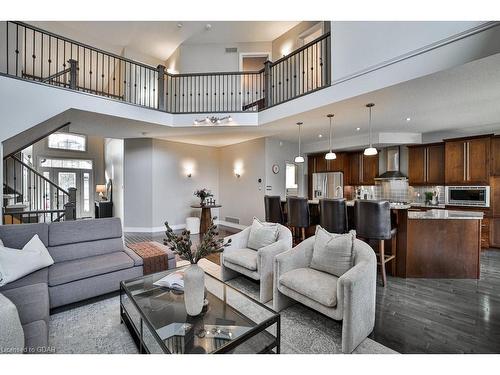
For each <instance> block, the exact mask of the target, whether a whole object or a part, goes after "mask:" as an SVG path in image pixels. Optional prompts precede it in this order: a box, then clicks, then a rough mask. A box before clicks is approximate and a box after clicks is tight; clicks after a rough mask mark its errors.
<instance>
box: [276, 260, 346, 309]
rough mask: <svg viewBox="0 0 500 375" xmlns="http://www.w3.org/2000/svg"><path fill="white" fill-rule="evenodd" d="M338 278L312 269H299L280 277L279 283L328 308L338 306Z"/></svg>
mask: <svg viewBox="0 0 500 375" xmlns="http://www.w3.org/2000/svg"><path fill="white" fill-rule="evenodd" d="M337 280H338V278H337V277H335V276H333V275H330V274H328V273H326V272H321V271H317V270H315V269H312V268H297V269H294V270H291V271H288V272H286V273H284V274H283V275H281V276H280V278H279V283H280V284H281V285H284V286H286V287H287V288H289V289H292V290H294V291H296V292H297V293H299V294H301V295H303V296H304V297H307V298H310V299H312V300H313V301H316V302H318V303H321V304H322V305H324V306H326V307H335V306H336V305H337Z"/></svg>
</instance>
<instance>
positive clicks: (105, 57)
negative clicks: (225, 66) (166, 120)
mask: <svg viewBox="0 0 500 375" xmlns="http://www.w3.org/2000/svg"><path fill="white" fill-rule="evenodd" d="M3 33H5V37H2V39H1V41H0V46H1V51H2V55H3V56H1V57H0V73H1V74H2V75H6V76H10V77H16V78H20V79H23V80H29V81H33V82H36V83H39V84H45V85H52V86H57V87H61V88H64V89H69V90H74V91H78V92H83V93H88V94H93V95H98V96H103V97H106V98H109V99H112V100H117V101H120V102H125V103H130V104H133V105H137V106H141V107H146V108H151V109H155V110H159V111H164V112H167V113H174V114H185V113H217V112H224V113H237V112H257V111H261V110H263V109H267V108H270V107H272V106H275V105H277V104H281V103H284V102H286V101H289V100H292V99H295V98H297V97H300V96H303V95H306V94H308V93H311V92H315V91H317V90H320V89H322V88H325V87H328V86H330V83H331V73H330V72H331V66H330V64H331V52H330V50H331V39H330V33H329V32H327V33H324V34H323V35H321V36H320V37H318V38H317V39H315V40H313V41H311V42H309V43H307V44H305V45H303V46H302V47H300V48H298V49H296V50H295V51H293V52H291V53H290V54H288V55H286V56H284V57H282V58H281V59H279V60H277V61H274V62H271V61H266V63H265V64H264V67H263V68H262V69H261V70H259V71H251V72H249V71H240V72H222V73H221V72H218V73H182V74H171V73H169V72H167V71H166V68H165V66H162V65H159V66H157V67H153V66H149V65H147V64H143V63H141V62H138V61H134V60H131V59H128V58H125V57H122V56H119V55H117V54H113V53H110V52H106V51H103V50H101V49H98V48H95V47H92V46H89V45H86V44H83V43H80V42H78V41H75V40H71V39H69V38H66V37H63V36H60V35H56V34H54V33H51V32H48V31H45V30H42V29H40V28H37V27H34V26H31V25H28V24H25V23H22V22H12V21H8V22H5V26H4V31H3ZM2 45H3V46H2Z"/></svg>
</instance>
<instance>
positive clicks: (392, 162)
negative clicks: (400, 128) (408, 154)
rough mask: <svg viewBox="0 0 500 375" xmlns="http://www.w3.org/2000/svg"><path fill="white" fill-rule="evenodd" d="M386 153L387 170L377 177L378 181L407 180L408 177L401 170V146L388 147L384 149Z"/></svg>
mask: <svg viewBox="0 0 500 375" xmlns="http://www.w3.org/2000/svg"><path fill="white" fill-rule="evenodd" d="M383 152H384V155H385V163H386V168H387V169H386V171H385V172H384V173H382V174H381V175H379V176H378V177H376V178H375V180H377V181H384V180H407V179H408V177H406V176H405V175H404V174H403V173H401V171H400V170H399V154H400V148H399V146H396V147H387V148H386V149H385V150H384V151H383Z"/></svg>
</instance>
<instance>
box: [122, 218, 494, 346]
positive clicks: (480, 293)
mask: <svg viewBox="0 0 500 375" xmlns="http://www.w3.org/2000/svg"><path fill="white" fill-rule="evenodd" d="M235 232H237V230H234V229H231V228H227V227H220V228H219V233H220V235H221V236H223V237H224V236H228V235H230V234H233V233H235ZM163 238H164V234H163V233H160V234H154V235H152V234H148V233H125V241H126V243H127V244H128V243H133V242H140V241H158V242H160V243H163ZM198 241H199V236H197V235H195V236H193V243H195V244H196V243H198ZM210 260H212V261H213V262H215V263H217V264H218V263H219V255H218V254H216V255H215V256H214V257H212V258H211V259H210ZM370 338H372V339H373V340H375V341H377V342H379V343H381V344H383V345H385V346H387V347H389V348H391V349H393V350H396V351H398V352H400V353H500V250H494V249H490V250H486V251H483V252H482V254H481V279H480V280H456V279H455V280H449V279H402V278H395V277H391V276H388V284H387V286H386V287H385V288H383V287H382V286H380V280H379V284H378V286H377V305H376V316H375V329H374V331H373V332H372V334H371V335H370Z"/></svg>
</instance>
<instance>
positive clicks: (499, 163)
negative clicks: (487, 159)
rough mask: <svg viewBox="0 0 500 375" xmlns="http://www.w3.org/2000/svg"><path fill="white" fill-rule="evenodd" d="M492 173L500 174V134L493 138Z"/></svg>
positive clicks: (493, 174) (494, 174)
mask: <svg viewBox="0 0 500 375" xmlns="http://www.w3.org/2000/svg"><path fill="white" fill-rule="evenodd" d="M491 175H492V176H500V136H499V135H497V136H495V137H493V138H491Z"/></svg>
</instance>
